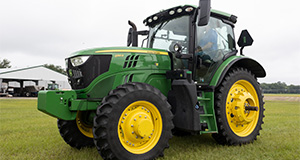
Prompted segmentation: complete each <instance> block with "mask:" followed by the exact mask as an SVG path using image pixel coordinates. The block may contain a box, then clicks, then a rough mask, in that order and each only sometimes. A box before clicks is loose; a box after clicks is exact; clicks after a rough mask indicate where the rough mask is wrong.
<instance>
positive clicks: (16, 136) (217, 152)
mask: <svg viewBox="0 0 300 160" xmlns="http://www.w3.org/2000/svg"><path fill="white" fill-rule="evenodd" d="M36 103H37V102H36V100H22V99H0V159H1V160H2V159H3V160H6V159H30V160H31V159H55V160H56V159H74V160H76V159H78V160H79V159H80V160H83V159H102V158H101V157H100V155H99V154H98V152H97V150H96V148H86V149H82V150H76V149H73V148H71V147H69V146H68V145H67V144H66V143H65V142H64V141H63V139H62V138H61V137H60V134H59V132H58V129H57V126H56V119H54V118H52V117H49V116H48V115H45V114H44V113H41V112H39V111H38V110H37V109H36ZM265 108H266V111H265V115H266V117H265V119H264V121H265V124H264V125H263V130H262V131H261V135H260V136H259V137H258V140H257V141H255V142H254V143H252V144H248V145H243V146H221V145H218V144H217V143H216V142H215V141H214V140H213V139H212V138H211V137H210V135H199V136H188V137H173V138H172V139H171V140H170V148H169V149H167V150H165V156H164V157H163V158H159V159H160V160H177V159H178V160H199V159H230V160H232V159H234V160H236V159H251V160H252V159H264V160H265V159H293V160H294V159H300V155H299V153H300V138H299V137H300V103H299V102H289V101H266V104H265Z"/></svg>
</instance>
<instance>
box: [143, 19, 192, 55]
mask: <svg viewBox="0 0 300 160" xmlns="http://www.w3.org/2000/svg"><path fill="white" fill-rule="evenodd" d="M188 28H189V16H182V17H179V18H176V19H172V20H169V21H165V22H163V23H160V24H158V25H156V26H154V27H153V28H150V33H149V35H150V36H149V41H148V47H149V48H157V49H164V50H167V51H173V45H174V44H175V43H178V44H180V45H181V46H182V54H187V53H188V43H189V42H188V40H189V38H188V34H189V30H188Z"/></svg>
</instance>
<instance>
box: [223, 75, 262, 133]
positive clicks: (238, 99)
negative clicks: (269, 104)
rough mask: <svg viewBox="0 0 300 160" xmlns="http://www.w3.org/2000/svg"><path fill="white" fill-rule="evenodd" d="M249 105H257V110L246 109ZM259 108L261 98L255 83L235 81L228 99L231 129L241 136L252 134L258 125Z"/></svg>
mask: <svg viewBox="0 0 300 160" xmlns="http://www.w3.org/2000/svg"><path fill="white" fill-rule="evenodd" d="M247 106H253V107H257V111H255V110H246V109H245V108H246V107H247ZM259 110H260V107H259V100H258V96H257V93H256V90H255V88H254V87H253V85H252V84H251V83H250V82H248V81H246V80H239V81H237V82H235V83H234V84H233V85H232V87H231V88H230V89H229V92H228V95H227V99H226V116H227V121H228V124H229V126H230V128H231V130H232V131H233V132H234V133H235V134H236V135H238V136H240V137H246V136H248V135H250V134H251V133H252V132H253V130H254V129H255V127H256V125H257V122H258V118H259Z"/></svg>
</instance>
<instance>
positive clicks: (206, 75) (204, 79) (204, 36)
mask: <svg viewBox="0 0 300 160" xmlns="http://www.w3.org/2000/svg"><path fill="white" fill-rule="evenodd" d="M205 5H207V6H205V7H204V6H203V7H202V8H203V9H199V7H195V6H192V5H184V6H177V7H173V8H170V9H167V10H163V11H161V12H159V13H156V14H153V15H151V16H149V17H147V18H146V19H145V20H144V24H145V25H146V26H148V27H149V31H136V26H135V25H134V24H133V23H132V22H130V23H129V24H130V25H131V26H132V28H130V30H129V35H128V43H127V45H128V46H129V45H130V44H132V46H137V36H138V35H148V37H147V40H148V41H147V48H153V49H162V50H166V51H168V52H169V53H172V55H171V56H172V63H173V65H172V67H173V69H175V70H189V71H192V73H193V75H192V79H193V80H194V81H195V82H196V83H197V84H199V85H206V86H208V85H209V83H210V82H211V80H212V78H213V76H214V73H215V72H216V71H217V69H218V68H219V66H220V65H221V64H222V63H223V62H224V61H225V60H226V59H227V58H229V57H231V56H233V55H236V54H237V52H238V51H237V48H236V41H235V37H234V31H233V28H234V24H235V23H236V21H237V17H236V16H234V15H231V14H228V13H225V12H221V11H218V10H214V9H210V4H205ZM206 8H209V9H208V10H206ZM203 10H204V11H203ZM203 17H205V19H206V20H205V21H203ZM240 39H245V40H247V42H249V41H251V43H247V44H244V43H243V42H241V43H238V44H239V45H240V47H242V49H243V48H244V47H245V46H249V45H251V44H252V42H253V40H252V38H251V36H250V35H249V33H248V32H247V31H243V33H242V34H241V37H240V38H239V40H240ZM131 42H132V43H131ZM242 49H241V53H242Z"/></svg>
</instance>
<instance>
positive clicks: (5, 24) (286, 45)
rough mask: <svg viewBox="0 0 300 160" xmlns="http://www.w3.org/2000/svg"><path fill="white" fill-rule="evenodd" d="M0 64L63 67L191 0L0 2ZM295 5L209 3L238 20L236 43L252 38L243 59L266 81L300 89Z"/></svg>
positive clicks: (238, 0)
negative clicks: (74, 57) (247, 34)
mask: <svg viewBox="0 0 300 160" xmlns="http://www.w3.org/2000/svg"><path fill="white" fill-rule="evenodd" d="M0 2H1V3H0V59H1V60H2V59H3V58H6V59H8V60H10V61H11V65H12V66H13V68H14V67H27V66H36V65H41V64H46V63H48V64H55V65H60V66H63V67H64V65H65V63H64V59H65V58H66V57H67V56H68V55H69V54H70V53H72V52H75V51H78V50H82V49H87V48H94V47H109V46H125V45H126V39H127V33H128V29H129V26H128V24H127V21H128V20H132V21H133V22H135V24H136V25H137V27H138V30H142V29H147V28H146V27H145V26H144V25H143V23H142V21H143V20H144V19H145V18H146V17H147V16H149V15H152V14H154V13H156V12H158V11H160V10H162V9H167V8H171V7H174V6H178V5H184V4H193V5H198V1H197V0H184V1H183V0H151V1H143V0H109V1H108V0H107V1H105V0H101V1H100V0H26V1H24V0H0ZM298 4H299V2H298V1H297V0H285V1H279V0H247V1H246V0H212V8H214V9H218V10H222V11H225V12H228V13H231V14H234V15H236V16H238V21H237V24H236V28H235V34H236V38H238V36H239V34H240V32H241V30H243V29H248V31H249V32H250V34H251V35H252V37H253V39H254V43H253V45H252V46H251V47H246V48H245V49H244V54H245V55H247V56H249V57H251V58H253V59H255V60H257V61H258V62H260V63H261V64H262V65H263V67H264V68H265V69H266V71H267V77H266V78H264V79H260V80H259V81H260V82H268V83H271V82H277V81H282V82H286V83H287V84H298V85H300V62H299V61H300V31H299V29H300V21H299V18H298V16H299V15H300V11H299V7H298Z"/></svg>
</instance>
